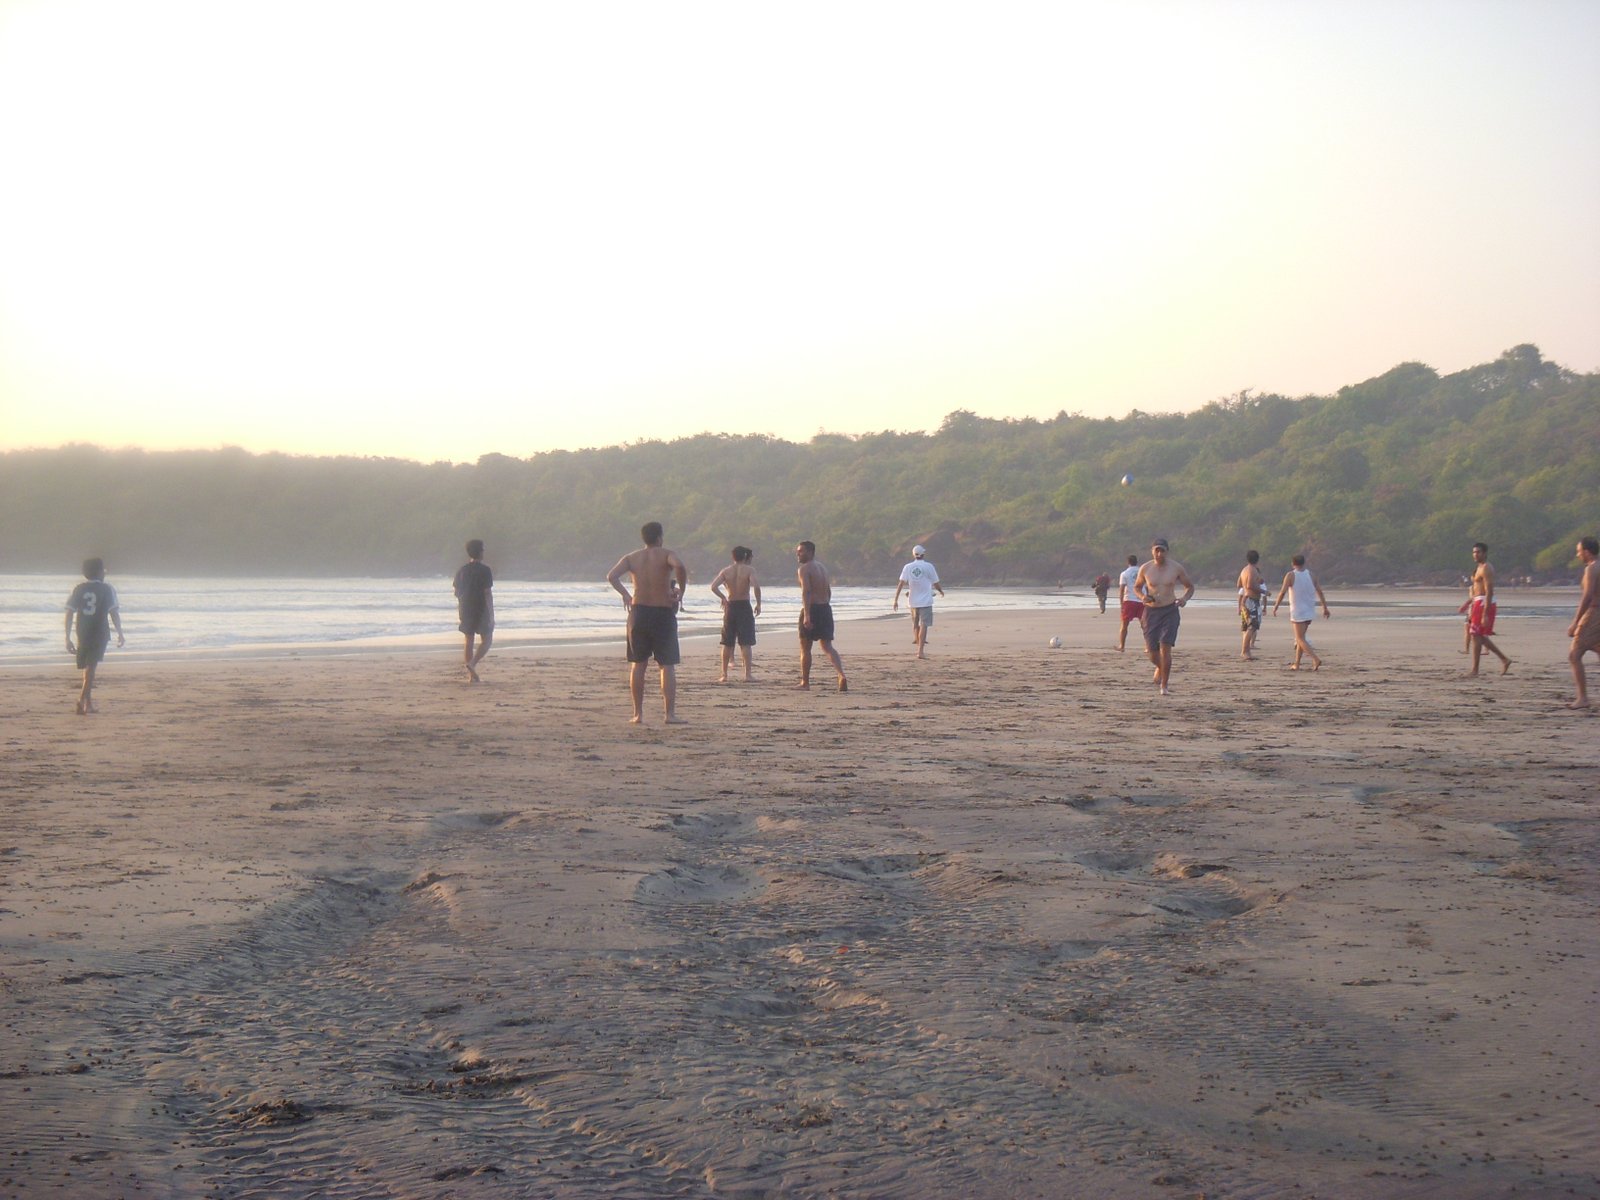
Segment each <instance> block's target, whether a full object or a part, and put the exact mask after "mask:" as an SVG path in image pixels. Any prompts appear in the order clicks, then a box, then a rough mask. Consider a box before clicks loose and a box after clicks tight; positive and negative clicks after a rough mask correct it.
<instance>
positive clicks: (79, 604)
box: [67, 558, 126, 717]
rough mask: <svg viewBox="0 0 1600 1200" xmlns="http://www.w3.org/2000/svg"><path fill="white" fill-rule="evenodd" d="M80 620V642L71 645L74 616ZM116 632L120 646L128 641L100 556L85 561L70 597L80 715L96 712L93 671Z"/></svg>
mask: <svg viewBox="0 0 1600 1200" xmlns="http://www.w3.org/2000/svg"><path fill="white" fill-rule="evenodd" d="M74 616H76V617H77V619H78V644H77V645H76V646H74V645H73V644H72V619H73V617H74ZM112 627H115V628H116V631H117V648H118V649H119V650H120V649H121V648H122V647H123V646H124V645H125V644H126V642H125V641H124V640H123V637H122V612H121V610H120V609H119V608H118V606H117V589H116V588H114V587H112V586H111V585H110V584H109V583H107V582H106V564H105V563H104V562H103V561H101V560H100V559H98V558H87V559H84V562H83V582H82V583H80V584H79V585H78V586H77V587H75V588H73V589H72V595H71V596H69V597H68V598H67V653H68V654H73V655H76V656H77V663H78V669H79V670H80V671H82V672H83V688H82V689H81V690H80V691H79V692H78V706H77V709H76V710H75V711H76V712H77V714H78V715H79V716H80V717H86V716H88V715H89V714H90V713H92V712H93V711H94V699H93V695H92V693H93V692H94V673H95V668H96V667H98V666H99V665H100V660H101V659H103V658H104V657H105V656H106V647H107V646H108V645H110V644H111V629H112Z"/></svg>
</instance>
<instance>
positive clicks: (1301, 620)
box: [1272, 554, 1333, 671]
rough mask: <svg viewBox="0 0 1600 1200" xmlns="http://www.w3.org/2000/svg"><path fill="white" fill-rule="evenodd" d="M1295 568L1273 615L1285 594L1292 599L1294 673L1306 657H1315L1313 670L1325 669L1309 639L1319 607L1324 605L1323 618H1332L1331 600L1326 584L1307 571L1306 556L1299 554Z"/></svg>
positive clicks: (1288, 576) (1280, 591)
mask: <svg viewBox="0 0 1600 1200" xmlns="http://www.w3.org/2000/svg"><path fill="white" fill-rule="evenodd" d="M1293 561H1294V566H1293V567H1291V568H1290V570H1289V572H1288V574H1286V575H1285V576H1284V577H1283V586H1282V587H1281V588H1279V589H1278V598H1277V599H1276V600H1275V601H1273V604H1272V615H1273V616H1277V615H1278V607H1279V606H1280V605H1281V604H1282V603H1283V598H1284V596H1285V595H1287V596H1288V597H1289V621H1290V623H1291V624H1293V625H1294V661H1293V662H1292V663H1290V664H1289V669H1290V670H1291V671H1298V670H1299V669H1300V660H1301V657H1302V656H1303V655H1307V654H1309V655H1310V656H1311V669H1312V670H1313V671H1317V670H1320V669H1321V668H1322V659H1320V658H1318V657H1317V652H1316V651H1315V650H1313V649H1312V648H1311V642H1310V641H1309V640H1308V639H1307V638H1306V633H1307V631H1308V630H1309V629H1310V628H1311V622H1312V621H1314V620H1316V617H1317V604H1318V603H1319V602H1320V603H1321V604H1322V615H1323V616H1324V617H1331V616H1333V614H1332V613H1331V612H1329V611H1328V598H1327V597H1326V596H1324V595H1323V594H1322V585H1321V584H1320V583H1318V582H1317V580H1316V577H1315V576H1314V575H1312V574H1311V572H1310V571H1309V570H1308V569H1307V568H1306V556H1305V555H1304V554H1296V555H1295V556H1294V560H1293Z"/></svg>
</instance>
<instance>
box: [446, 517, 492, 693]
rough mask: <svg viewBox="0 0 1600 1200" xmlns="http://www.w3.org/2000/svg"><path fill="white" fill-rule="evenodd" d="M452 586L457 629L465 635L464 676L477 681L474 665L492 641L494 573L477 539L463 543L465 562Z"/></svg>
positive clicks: (481, 544) (487, 650)
mask: <svg viewBox="0 0 1600 1200" xmlns="http://www.w3.org/2000/svg"><path fill="white" fill-rule="evenodd" d="M454 587H455V593H456V611H457V613H458V615H459V616H460V618H461V623H460V624H459V625H458V626H457V628H458V629H460V630H461V632H462V633H464V634H466V635H467V649H466V664H467V678H468V679H469V680H470V681H471V682H473V683H477V682H479V680H478V664H479V663H481V662H482V661H483V656H484V655H485V654H487V653H489V644H490V643H491V642H493V641H494V572H493V571H491V570H490V569H489V564H488V563H486V562H484V561H483V543H482V542H481V541H479V540H478V539H477V538H473V539H472V540H471V541H470V542H468V543H467V561H466V562H465V563H463V564H462V565H461V569H460V570H459V571H457V572H456V578H455V583H454ZM474 638H476V639H477V641H478V650H477V653H473V650H472V642H473V639H474Z"/></svg>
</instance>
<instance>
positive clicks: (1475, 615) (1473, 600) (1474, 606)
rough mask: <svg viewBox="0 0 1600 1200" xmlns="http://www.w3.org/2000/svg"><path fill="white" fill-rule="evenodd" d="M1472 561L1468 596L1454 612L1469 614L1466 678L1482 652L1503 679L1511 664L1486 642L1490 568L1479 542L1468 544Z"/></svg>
mask: <svg viewBox="0 0 1600 1200" xmlns="http://www.w3.org/2000/svg"><path fill="white" fill-rule="evenodd" d="M1472 561H1473V562H1475V563H1477V564H1478V569H1477V570H1476V571H1474V572H1473V575H1472V594H1471V595H1469V596H1468V597H1467V602H1466V603H1465V604H1463V605H1462V606H1461V607H1460V608H1458V609H1456V611H1457V612H1458V613H1464V612H1466V611H1467V610H1468V609H1469V608H1470V609H1471V610H1472V612H1471V614H1470V615H1469V616H1468V618H1467V632H1468V633H1470V634H1471V635H1472V670H1470V671H1468V672H1467V674H1468V675H1476V674H1477V673H1478V660H1479V659H1480V658H1482V657H1483V651H1484V648H1485V647H1487V648H1488V650H1489V653H1490V654H1493V655H1494V656H1495V657H1496V658H1498V659H1499V660H1500V674H1502V675H1504V674H1505V673H1506V672H1507V671H1509V670H1511V660H1510V659H1509V658H1507V657H1506V656H1505V655H1504V654H1502V653H1500V648H1499V647H1498V646H1496V645H1495V644H1494V643H1493V642H1492V641H1490V640H1489V635H1490V634H1492V633H1493V632H1494V609H1495V605H1494V568H1493V567H1491V566H1490V565H1489V547H1488V546H1486V545H1484V544H1483V543H1482V542H1473V543H1472Z"/></svg>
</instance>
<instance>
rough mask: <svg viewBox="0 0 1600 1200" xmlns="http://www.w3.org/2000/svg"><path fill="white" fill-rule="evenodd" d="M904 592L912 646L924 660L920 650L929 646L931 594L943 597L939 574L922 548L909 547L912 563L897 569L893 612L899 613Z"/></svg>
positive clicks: (924, 656)
mask: <svg viewBox="0 0 1600 1200" xmlns="http://www.w3.org/2000/svg"><path fill="white" fill-rule="evenodd" d="M902 591H904V592H906V603H907V604H908V605H909V606H910V608H911V644H912V645H913V646H915V647H916V648H917V657H918V658H927V657H928V656H927V655H926V654H924V653H923V650H924V649H925V648H926V646H927V645H928V630H929V629H931V628H932V627H933V594H934V592H938V593H939V595H941V596H943V595H944V586H943V585H942V584H941V583H940V582H939V571H938V568H936V567H935V566H934V565H933V564H932V563H931V562H929V561H928V551H927V548H926V547H923V546H913V547H911V561H910V562H908V563H907V564H906V565H905V566H903V567H901V568H900V582H899V583H897V584H895V588H894V606H893V607H894V611H895V612H899V611H900V593H901V592H902Z"/></svg>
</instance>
